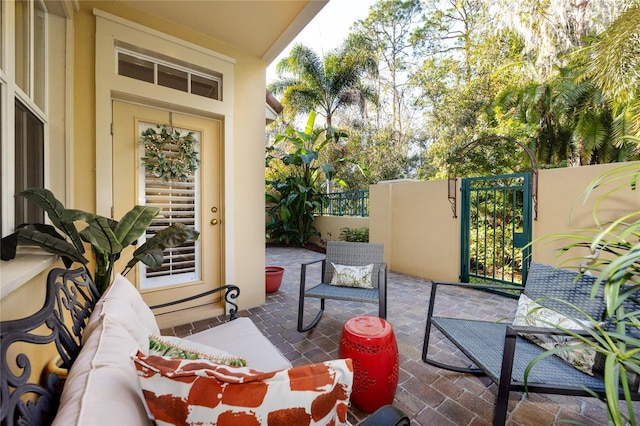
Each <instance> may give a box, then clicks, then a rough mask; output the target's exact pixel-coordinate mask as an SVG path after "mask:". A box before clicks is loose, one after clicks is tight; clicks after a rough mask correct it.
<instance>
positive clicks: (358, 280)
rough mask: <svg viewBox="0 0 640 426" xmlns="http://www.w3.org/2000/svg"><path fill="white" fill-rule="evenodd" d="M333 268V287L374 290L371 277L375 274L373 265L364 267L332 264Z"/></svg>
mask: <svg viewBox="0 0 640 426" xmlns="http://www.w3.org/2000/svg"><path fill="white" fill-rule="evenodd" d="M331 265H332V266H333V277H332V278H331V282H330V284H331V285H338V286H345V287H359V288H373V284H372V282H371V275H372V273H373V263H370V264H368V265H362V266H355V265H339V264H336V263H333V262H331Z"/></svg>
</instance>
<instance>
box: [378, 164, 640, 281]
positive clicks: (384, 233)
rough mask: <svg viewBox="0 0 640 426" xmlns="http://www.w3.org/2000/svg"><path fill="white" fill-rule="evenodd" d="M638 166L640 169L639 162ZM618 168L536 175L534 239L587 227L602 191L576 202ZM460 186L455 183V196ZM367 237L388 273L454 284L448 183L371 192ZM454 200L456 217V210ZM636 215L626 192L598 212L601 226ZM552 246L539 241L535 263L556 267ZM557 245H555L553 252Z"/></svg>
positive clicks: (455, 250)
mask: <svg viewBox="0 0 640 426" xmlns="http://www.w3.org/2000/svg"><path fill="white" fill-rule="evenodd" d="M633 164H637V165H638V167H639V168H640V162H637V163H633ZM619 165H620V163H618V164H606V165H598V166H586V167H572V168H562V169H551V170H540V174H539V192H538V220H537V221H534V222H533V239H534V240H537V239H539V238H541V237H543V236H545V235H549V234H552V233H553V234H560V233H571V232H575V230H576V229H579V228H584V227H588V226H591V225H592V224H593V221H592V220H591V209H592V207H593V203H594V202H595V200H597V198H598V197H599V195H602V191H596V192H594V194H593V195H592V197H591V198H590V199H589V201H588V202H587V203H586V204H584V205H583V204H582V201H581V200H580V199H579V197H580V195H581V194H582V193H583V192H584V190H585V188H586V187H587V185H588V184H589V183H590V182H591V181H592V180H593V179H595V178H596V177H597V176H598V175H600V174H601V173H604V172H605V171H607V170H611V169H613V168H615V167H617V166H619ZM459 184H460V180H458V190H459ZM369 197H370V204H369V208H370V217H369V236H370V238H369V239H370V241H372V242H382V243H384V245H385V261H386V262H387V264H388V266H389V269H390V270H393V271H396V272H400V273H405V274H409V275H414V276H418V277H423V278H427V279H433V280H447V281H458V275H459V259H460V249H459V247H460V218H459V217H458V218H457V219H454V218H453V215H452V211H451V207H450V204H449V202H448V200H447V181H444V180H438V181H420V182H417V181H416V182H413V181H397V182H388V183H380V184H378V185H373V186H371V187H370V194H369ZM459 204H460V197H458V206H457V208H458V215H459V209H460V205H459ZM637 210H640V191H631V190H630V189H625V190H624V191H621V192H619V193H617V194H616V195H615V196H614V197H611V198H609V199H607V200H606V202H605V203H604V204H603V205H602V206H601V207H600V211H601V212H602V216H601V218H600V219H601V220H602V221H611V220H615V219H617V218H619V217H621V216H622V215H624V214H625V213H629V212H631V211H637ZM552 241H553V240H551V239H547V240H540V241H539V242H536V243H535V244H534V247H533V257H534V259H535V260H538V261H541V262H547V263H551V264H556V265H557V264H559V263H560V262H562V261H565V260H567V258H565V257H562V258H560V259H558V258H556V252H555V251H554V250H553V247H555V246H554V245H553V244H550V242H552ZM557 244H558V243H556V246H557Z"/></svg>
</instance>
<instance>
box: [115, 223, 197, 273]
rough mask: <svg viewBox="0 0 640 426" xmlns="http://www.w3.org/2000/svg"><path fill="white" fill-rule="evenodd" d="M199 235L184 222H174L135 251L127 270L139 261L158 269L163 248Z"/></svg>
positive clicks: (160, 264) (177, 244) (175, 245)
mask: <svg viewBox="0 0 640 426" xmlns="http://www.w3.org/2000/svg"><path fill="white" fill-rule="evenodd" d="M199 236H200V233H199V232H198V231H196V230H195V229H192V228H188V227H186V226H185V225H184V224H182V223H174V224H172V225H171V226H169V227H167V228H165V229H162V230H160V231H158V232H157V233H156V234H155V235H154V236H153V237H152V238H150V239H148V240H147V241H146V242H145V243H144V244H143V245H141V246H140V247H138V249H137V250H136V251H134V252H133V258H132V259H131V260H130V261H129V263H128V264H127V266H126V268H125V270H126V271H128V270H129V269H131V268H132V267H133V266H134V265H135V264H136V263H138V262H142V263H144V264H145V265H147V266H149V267H150V268H152V269H157V268H159V267H160V266H162V256H161V254H162V250H164V249H165V248H172V247H177V246H179V245H181V244H183V243H185V242H186V241H188V240H194V241H195V240H197V239H198V237H199ZM158 251H159V252H160V256H159V255H158ZM147 262H148V263H147ZM158 262H159V263H158Z"/></svg>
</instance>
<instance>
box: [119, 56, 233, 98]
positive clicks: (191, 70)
mask: <svg viewBox="0 0 640 426" xmlns="http://www.w3.org/2000/svg"><path fill="white" fill-rule="evenodd" d="M116 53H117V65H118V75H122V76H125V77H130V78H135V79H136V80H141V81H146V82H147V83H152V84H156V85H158V86H164V87H169V88H171V89H175V90H180V91H181V92H187V93H191V94H193V95H198V96H204V97H205V98H210V99H215V100H217V101H221V100H222V75H220V74H218V73H215V72H213V71H207V70H199V69H198V68H199V67H197V66H195V65H191V64H186V63H178V62H181V61H177V60H172V59H171V58H168V57H166V56H164V55H161V54H159V53H154V52H145V53H142V52H136V51H134V50H129V49H125V48H122V47H119V48H116Z"/></svg>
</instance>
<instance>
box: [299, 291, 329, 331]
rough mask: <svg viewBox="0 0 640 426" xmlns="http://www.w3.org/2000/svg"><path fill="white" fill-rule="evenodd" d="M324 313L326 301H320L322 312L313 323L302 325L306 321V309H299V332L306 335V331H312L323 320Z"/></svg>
mask: <svg viewBox="0 0 640 426" xmlns="http://www.w3.org/2000/svg"><path fill="white" fill-rule="evenodd" d="M323 313H324V299H320V311H319V312H318V313H317V314H316V317H315V318H314V319H313V321H311V322H310V323H309V324H308V325H306V326H305V325H302V324H303V321H302V320H303V319H304V307H302V306H301V307H299V310H298V332H300V333H304V332H305V331H309V330H311V329H312V328H313V327H315V326H316V325H317V324H318V321H320V318H322V314H323Z"/></svg>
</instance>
